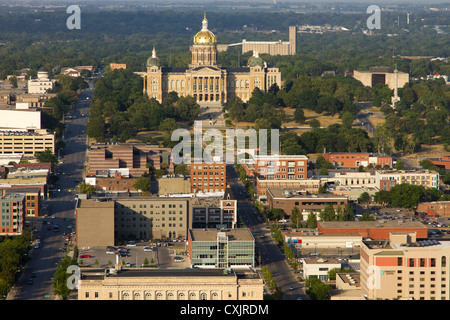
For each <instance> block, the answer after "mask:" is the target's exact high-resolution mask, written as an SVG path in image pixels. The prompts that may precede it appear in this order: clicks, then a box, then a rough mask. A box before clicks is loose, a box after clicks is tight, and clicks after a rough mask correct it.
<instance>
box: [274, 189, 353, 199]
mask: <svg viewBox="0 0 450 320" xmlns="http://www.w3.org/2000/svg"><path fill="white" fill-rule="evenodd" d="M267 192H269V193H270V194H271V195H272V197H273V198H281V199H311V200H317V199H327V200H328V199H339V200H342V199H347V196H340V195H336V194H333V193H317V194H316V193H314V194H306V192H305V190H299V189H288V188H268V189H267Z"/></svg>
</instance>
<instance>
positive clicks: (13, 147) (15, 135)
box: [0, 130, 55, 156]
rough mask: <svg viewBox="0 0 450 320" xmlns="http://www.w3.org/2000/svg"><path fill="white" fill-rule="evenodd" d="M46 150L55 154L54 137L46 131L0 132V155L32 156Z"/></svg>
mask: <svg viewBox="0 0 450 320" xmlns="http://www.w3.org/2000/svg"><path fill="white" fill-rule="evenodd" d="M47 149H49V150H51V151H52V152H53V153H54V152H55V135H54V134H53V133H50V132H47V130H35V131H0V154H18V153H19V154H23V155H25V156H34V155H36V153H39V152H43V151H45V150H47Z"/></svg>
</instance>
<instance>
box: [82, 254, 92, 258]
mask: <svg viewBox="0 0 450 320" xmlns="http://www.w3.org/2000/svg"><path fill="white" fill-rule="evenodd" d="M91 257H92V256H91V255H90V254H82V255H80V258H91Z"/></svg>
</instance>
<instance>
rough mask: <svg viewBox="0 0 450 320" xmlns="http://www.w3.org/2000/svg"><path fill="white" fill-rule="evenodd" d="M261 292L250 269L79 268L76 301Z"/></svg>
mask: <svg viewBox="0 0 450 320" xmlns="http://www.w3.org/2000/svg"><path fill="white" fill-rule="evenodd" d="M263 292H264V281H263V279H262V278H261V277H260V276H259V275H258V274H257V273H255V272H253V271H251V270H247V271H235V270H230V271H224V270H223V269H218V270H211V269H210V270H204V269H197V268H195V269H153V270H152V269H121V270H118V271H112V272H105V270H90V269H84V270H83V269H82V270H81V280H80V281H79V286H78V300H235V301H236V300H263Z"/></svg>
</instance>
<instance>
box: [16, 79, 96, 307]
mask: <svg viewBox="0 0 450 320" xmlns="http://www.w3.org/2000/svg"><path fill="white" fill-rule="evenodd" d="M90 86H91V87H90V89H87V90H84V91H83V92H82V93H81V94H80V95H79V101H78V102H77V103H76V104H75V105H74V107H73V108H71V110H70V111H69V113H70V114H72V115H73V116H74V117H75V118H74V119H71V120H68V119H67V117H66V119H65V124H66V130H65V132H64V136H63V140H64V141H65V143H66V147H65V149H64V151H63V153H62V154H61V157H60V164H59V165H58V166H57V167H56V169H55V173H56V174H57V176H58V181H57V182H56V188H55V190H54V191H50V197H49V198H47V199H46V200H44V201H43V203H42V206H43V207H44V208H45V209H44V210H43V212H44V211H45V212H46V213H47V214H48V216H45V215H44V213H43V212H42V213H41V214H40V216H39V217H38V218H32V219H28V218H27V220H30V222H31V223H32V224H33V225H34V226H35V228H36V229H37V232H36V234H35V236H36V237H38V236H39V237H40V238H41V244H40V247H39V248H38V249H35V248H34V246H32V249H31V251H30V256H31V260H30V261H29V262H28V263H27V264H26V266H25V267H24V270H23V272H22V275H21V277H20V278H19V280H18V281H17V283H16V284H15V286H14V288H12V289H11V290H10V292H9V294H8V298H7V299H8V300H43V299H45V300H53V299H56V297H55V295H54V294H53V285H52V279H53V274H54V273H55V271H56V267H57V264H58V262H59V261H60V260H61V259H62V258H63V257H64V252H63V250H62V248H63V247H64V243H65V241H66V237H65V235H64V234H70V233H71V232H72V231H73V230H74V228H75V205H76V200H75V196H76V194H75V188H76V185H77V184H78V183H79V181H82V179H83V168H84V163H85V156H86V140H85V139H86V134H85V132H86V124H87V121H88V117H87V114H88V113H89V105H90V99H91V98H92V81H91V83H90ZM88 97H89V99H87V98H88ZM54 225H59V230H58V231H54V230H53V226H54ZM48 228H49V229H50V230H48Z"/></svg>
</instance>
